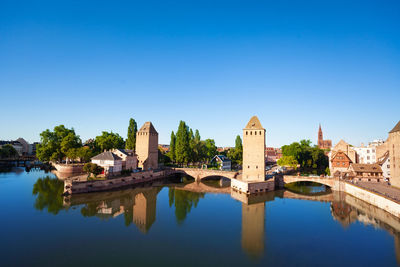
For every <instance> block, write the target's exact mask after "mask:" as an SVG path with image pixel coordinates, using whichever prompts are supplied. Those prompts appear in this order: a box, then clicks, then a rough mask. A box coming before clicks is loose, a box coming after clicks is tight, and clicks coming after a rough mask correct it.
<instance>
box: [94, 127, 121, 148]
mask: <svg viewBox="0 0 400 267" xmlns="http://www.w3.org/2000/svg"><path fill="white" fill-rule="evenodd" d="M95 143H96V148H97V149H98V150H99V151H98V152H102V151H104V150H110V149H113V148H124V146H125V142H124V139H123V138H122V137H121V136H120V135H119V134H117V133H113V132H110V133H109V132H105V131H103V132H102V135H99V136H96V139H95Z"/></svg>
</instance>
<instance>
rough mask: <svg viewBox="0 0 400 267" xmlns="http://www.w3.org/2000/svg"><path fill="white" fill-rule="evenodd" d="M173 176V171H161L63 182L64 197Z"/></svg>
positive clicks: (109, 189) (114, 188)
mask: <svg viewBox="0 0 400 267" xmlns="http://www.w3.org/2000/svg"><path fill="white" fill-rule="evenodd" d="M173 174H175V171H173V170H161V171H143V172H136V173H132V174H131V175H129V176H124V177H120V178H113V179H107V180H92V181H77V180H65V181H64V195H71V194H81V193H90V192H101V191H111V190H117V189H121V188H124V187H129V186H133V185H140V184H145V183H148V182H153V181H156V180H160V179H165V178H167V177H168V176H170V175H173Z"/></svg>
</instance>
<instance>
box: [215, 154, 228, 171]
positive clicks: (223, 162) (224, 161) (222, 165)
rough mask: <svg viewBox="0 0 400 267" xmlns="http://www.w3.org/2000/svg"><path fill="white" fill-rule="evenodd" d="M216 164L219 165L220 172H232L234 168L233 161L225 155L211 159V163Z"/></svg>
mask: <svg viewBox="0 0 400 267" xmlns="http://www.w3.org/2000/svg"><path fill="white" fill-rule="evenodd" d="M214 162H217V163H218V165H219V169H220V170H223V171H230V170H231V168H232V161H231V160H230V159H229V158H228V157H226V156H224V155H216V156H214V157H213V158H212V159H211V161H210V163H211V164H212V163H214Z"/></svg>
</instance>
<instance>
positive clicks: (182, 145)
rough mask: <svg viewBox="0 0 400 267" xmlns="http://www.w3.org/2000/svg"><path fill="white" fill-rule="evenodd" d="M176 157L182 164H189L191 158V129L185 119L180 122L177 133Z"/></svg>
mask: <svg viewBox="0 0 400 267" xmlns="http://www.w3.org/2000/svg"><path fill="white" fill-rule="evenodd" d="M175 158H176V161H177V162H178V163H180V164H183V163H186V164H187V163H188V162H189V160H190V144H189V130H188V127H187V126H186V123H185V122H184V121H180V122H179V127H178V131H177V133H176V143H175Z"/></svg>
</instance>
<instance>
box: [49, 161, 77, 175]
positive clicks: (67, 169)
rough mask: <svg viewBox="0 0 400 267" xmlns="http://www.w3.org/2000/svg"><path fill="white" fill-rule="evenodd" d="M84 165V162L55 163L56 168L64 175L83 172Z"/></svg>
mask: <svg viewBox="0 0 400 267" xmlns="http://www.w3.org/2000/svg"><path fill="white" fill-rule="evenodd" d="M83 165H84V164H57V163H55V164H53V166H54V168H56V170H57V171H58V172H59V173H62V174H64V175H73V174H80V173H83Z"/></svg>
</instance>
